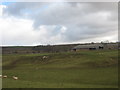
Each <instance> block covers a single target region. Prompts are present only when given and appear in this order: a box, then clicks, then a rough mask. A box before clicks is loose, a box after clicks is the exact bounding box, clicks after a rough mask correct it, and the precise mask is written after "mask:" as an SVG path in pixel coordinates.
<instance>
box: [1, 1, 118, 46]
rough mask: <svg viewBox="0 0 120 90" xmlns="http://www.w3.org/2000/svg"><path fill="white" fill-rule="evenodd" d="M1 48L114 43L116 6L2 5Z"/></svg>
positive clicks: (90, 3)
mask: <svg viewBox="0 0 120 90" xmlns="http://www.w3.org/2000/svg"><path fill="white" fill-rule="evenodd" d="M0 23H1V25H0V33H1V34H2V35H0V36H1V38H0V39H1V40H0V41H1V42H0V45H3V46H21V45H22V46H33V45H47V44H52V45H55V44H72V43H87V42H88V43H89V42H101V41H106V40H108V41H110V42H116V41H118V3H117V2H89V3H88V2H12V3H10V2H4V3H2V4H1V5H0Z"/></svg>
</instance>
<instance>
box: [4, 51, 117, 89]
mask: <svg viewBox="0 0 120 90" xmlns="http://www.w3.org/2000/svg"><path fill="white" fill-rule="evenodd" d="M44 55H47V56H48V59H47V60H42V57H43V56H44ZM117 64H118V51H116V50H104V51H103V50H101V51H81V52H67V53H45V54H26V55H22V54H21V55H19V54H13V55H3V74H4V75H8V78H3V88H118V68H117ZM13 75H16V76H18V77H19V80H13V79H12V78H11V77H12V76H13Z"/></svg>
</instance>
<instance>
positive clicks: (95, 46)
mask: <svg viewBox="0 0 120 90" xmlns="http://www.w3.org/2000/svg"><path fill="white" fill-rule="evenodd" d="M103 48H104V46H103V45H102V44H83V45H77V46H75V47H74V48H72V50H73V51H79V50H98V49H103Z"/></svg>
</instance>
